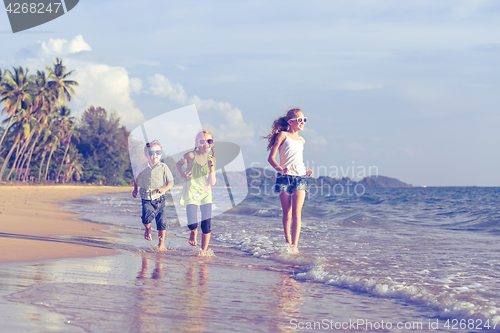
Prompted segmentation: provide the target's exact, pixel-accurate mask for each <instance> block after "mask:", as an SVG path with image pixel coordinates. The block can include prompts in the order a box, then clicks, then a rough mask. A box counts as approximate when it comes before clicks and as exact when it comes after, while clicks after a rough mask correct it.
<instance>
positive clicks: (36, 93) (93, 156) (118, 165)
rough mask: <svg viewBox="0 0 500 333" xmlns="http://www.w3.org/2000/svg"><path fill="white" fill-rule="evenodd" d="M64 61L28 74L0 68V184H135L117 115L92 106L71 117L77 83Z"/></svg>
mask: <svg viewBox="0 0 500 333" xmlns="http://www.w3.org/2000/svg"><path fill="white" fill-rule="evenodd" d="M73 72H74V71H73V70H72V71H67V69H66V66H64V64H63V61H62V59H59V58H56V59H55V61H53V64H52V67H51V66H45V71H40V70H37V71H36V74H33V75H30V74H29V70H28V68H26V69H24V68H22V67H14V68H13V70H12V71H11V70H2V69H0V102H1V103H2V104H3V109H2V114H3V115H5V117H6V118H5V119H4V121H3V122H2V126H0V165H1V169H0V181H21V182H30V183H40V182H52V183H70V182H85V183H94V184H106V185H128V184H130V182H131V181H132V179H133V176H132V170H131V166H130V160H129V155H128V149H127V138H128V135H129V134H130V133H129V132H128V131H127V129H126V128H125V126H123V125H120V122H119V118H118V117H117V115H116V114H115V113H112V114H108V112H106V110H104V109H103V108H101V107H93V106H91V107H90V108H88V109H87V110H85V111H84V113H83V115H82V117H81V119H76V118H75V117H73V116H71V110H70V109H69V107H68V106H66V102H69V101H71V99H72V98H73V96H75V94H76V92H75V89H74V87H77V86H78V85H79V84H78V82H76V81H74V80H70V79H69V77H70V76H71V74H72V73H73Z"/></svg>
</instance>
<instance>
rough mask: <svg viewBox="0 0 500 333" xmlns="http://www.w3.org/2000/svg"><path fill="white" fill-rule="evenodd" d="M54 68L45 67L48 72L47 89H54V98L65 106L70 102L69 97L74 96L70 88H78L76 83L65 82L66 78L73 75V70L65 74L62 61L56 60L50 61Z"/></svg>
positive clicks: (73, 91)
mask: <svg viewBox="0 0 500 333" xmlns="http://www.w3.org/2000/svg"><path fill="white" fill-rule="evenodd" d="M52 63H53V64H54V68H52V67H50V66H45V69H46V70H48V71H49V87H51V88H55V90H56V98H57V99H59V98H60V99H61V100H62V105H66V98H67V99H68V102H69V101H71V96H72V95H74V94H75V89H73V87H72V86H79V84H78V82H76V81H73V80H67V77H68V76H70V75H71V74H73V72H74V70H72V71H70V72H67V73H66V66H64V65H63V62H62V59H59V58H56V62H54V61H52Z"/></svg>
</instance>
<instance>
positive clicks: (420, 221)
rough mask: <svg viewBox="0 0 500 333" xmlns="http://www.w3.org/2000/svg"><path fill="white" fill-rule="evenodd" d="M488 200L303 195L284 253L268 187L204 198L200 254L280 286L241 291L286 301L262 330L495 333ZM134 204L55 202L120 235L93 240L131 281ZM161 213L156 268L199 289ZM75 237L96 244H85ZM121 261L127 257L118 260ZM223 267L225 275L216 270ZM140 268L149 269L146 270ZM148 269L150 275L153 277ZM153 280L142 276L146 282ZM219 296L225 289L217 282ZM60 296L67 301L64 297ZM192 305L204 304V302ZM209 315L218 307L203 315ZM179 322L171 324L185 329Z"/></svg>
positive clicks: (423, 193)
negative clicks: (208, 211)
mask: <svg viewBox="0 0 500 333" xmlns="http://www.w3.org/2000/svg"><path fill="white" fill-rule="evenodd" d="M179 190H180V189H173V190H172V191H179ZM235 191H236V190H235ZM224 193H226V192H225V190H222V189H214V198H217V197H222V196H224V195H226V194H224ZM499 199H500V188H477V187H472V188H387V189H366V191H365V192H364V193H363V195H356V194H354V193H352V192H351V193H346V192H345V193H342V194H340V195H337V194H335V193H330V194H329V193H314V191H310V192H309V193H308V195H307V197H306V201H305V204H304V209H303V213H302V231H301V235H300V242H299V250H300V254H298V255H295V254H291V253H289V251H288V249H287V247H286V246H284V236H283V230H282V226H281V208H280V203H279V198H278V197H277V196H276V195H275V194H274V193H272V192H271V191H270V190H267V191H264V190H263V189H250V193H249V195H248V196H247V198H246V199H245V200H244V201H243V202H242V203H241V204H240V205H238V206H237V207H236V208H234V209H231V210H229V211H226V212H223V211H224V209H225V208H223V207H220V206H218V205H217V200H216V199H214V206H215V207H214V209H215V210H216V211H217V210H220V211H219V213H220V215H218V216H217V217H215V218H214V219H213V222H212V240H211V246H212V249H213V250H214V255H215V258H217V259H216V260H218V261H215V263H217V265H216V266H217V267H218V271H217V272H218V273H212V274H220V276H221V277H222V276H223V277H224V278H226V279H232V278H231V274H233V275H234V274H236V273H234V272H235V270H234V269H235V268H236V267H243V266H245V267H247V266H251V267H261V268H262V269H263V271H270V272H279V274H280V278H279V279H280V280H282V281H281V282H280V283H281V287H282V288H281V287H276V288H274V289H273V290H274V291H272V292H269V293H261V294H259V292H257V293H256V294H255V293H252V292H251V287H249V288H250V289H249V291H250V293H249V295H247V296H246V297H247V298H246V300H247V301H248V302H250V303H252V304H253V307H250V309H251V310H252V309H253V310H255V311H257V310H259V309H262V308H261V307H259V306H258V304H259V302H255V301H249V298H251V297H257V298H258V299H260V300H262V299H265V298H266V297H274V298H275V299H282V300H286V302H285V303H286V305H283V304H275V305H276V306H278V308H279V309H281V310H280V311H278V312H276V311H275V312H272V314H270V316H271V319H270V318H267V317H266V316H265V315H264V314H261V315H259V316H263V317H262V318H261V319H260V320H262V321H265V322H267V323H268V325H267V326H265V329H262V330H261V331H296V330H301V329H303V330H306V331H307V330H308V331H324V330H330V331H335V330H343V331H346V330H347V331H377V332H402V331H419V332H424V331H425V332H435V331H446V332H477V331H484V330H490V331H500V242H499V241H498V239H499V237H500V200H499ZM140 208H141V205H140V200H138V199H133V198H132V196H131V195H130V193H122V194H113V195H104V196H87V197H84V198H82V199H77V200H73V201H71V202H66V203H65V209H69V210H72V211H74V212H76V213H77V214H79V215H81V216H82V218H83V219H87V220H89V221H93V222H97V223H101V224H106V225H108V226H110V227H111V231H112V232H113V233H116V234H118V235H119V236H120V237H119V238H117V239H114V240H109V239H107V240H104V241H103V244H104V245H105V246H107V247H112V248H115V249H118V250H120V251H122V252H123V253H124V254H122V255H121V257H120V256H117V257H120V258H122V259H120V260H118V262H122V263H124V262H126V263H127V265H131V266H132V267H131V268H130V269H129V270H130V272H133V273H129V276H132V275H137V274H136V272H137V271H141V267H143V266H141V265H144V261H145V260H146V261H148V260H149V261H151V264H150V266H154V264H153V261H156V264H158V262H160V263H161V260H160V261H158V259H157V258H156V257H155V256H154V255H153V254H152V252H151V251H148V249H145V248H144V245H143V242H144V240H141V235H142V224H141V222H140V214H141V211H140ZM167 209H168V215H169V218H170V219H171V221H172V222H171V226H170V228H169V230H168V235H169V236H168V239H167V247H168V248H169V249H170V251H169V252H167V255H166V257H165V258H166V259H165V260H167V261H168V263H169V265H170V266H171V267H175V269H170V270H169V271H170V272H173V271H176V273H175V274H179V275H180V276H184V278H182V277H181V278H180V279H185V276H187V277H190V276H192V275H193V274H195V275H196V276H198V278H197V279H196V281H197V282H196V283H194V282H193V283H194V285H197V286H198V287H199V286H200V285H199V280H198V279H199V278H200V277H201V276H203V274H204V273H203V272H202V270H203V269H202V268H201V267H198V268H197V269H199V270H200V271H196V272H191V273H190V272H189V269H188V268H187V267H186V265H183V264H182V262H183V261H185V260H186V258H188V260H190V261H192V260H201V259H197V258H198V257H193V256H192V255H191V254H190V252H189V251H187V250H185V248H184V247H183V246H185V244H184V243H186V242H187V234H188V233H187V230H186V229H187V228H185V227H184V228H182V227H180V226H179V225H178V221H177V219H176V213H175V209H174V207H173V203H167ZM73 240H74V239H73ZM154 240H156V237H154ZM79 241H81V242H87V241H89V242H90V241H92V242H98V240H95V239H93V240H87V239H79ZM181 244H182V245H181ZM124 256H125V257H126V256H128V257H131V258H132V259H123V257H124ZM155 258H156V259H155ZM193 258H195V259H193ZM86 260H92V259H86ZM102 260H104V261H105V259H102ZM106 260H108V259H106ZM70 262H73V263H74V261H70ZM70 266H71V265H70ZM120 266H123V265H120V264H117V263H114V264H112V265H108V267H114V268H113V269H114V270H116V271H117V272H115V273H114V274H113V277H111V280H116V281H122V280H121V279H124V278H123V277H122V274H125V273H123V272H124V271H126V269H125V268H123V267H120ZM125 266H126V265H125ZM188 267H189V265H188ZM221 267H224V268H221ZM228 267H231V268H232V271H231V272H233V273H231V272H229V271H224V270H227V269H229V268H228ZM108 269H109V268H108ZM149 269H150V271H151V267H150V268H149ZM155 269H156V274H158V269H157V268H155ZM221 270H222V271H221ZM159 271H160V272H161V271H162V270H161V269H160V270H159ZM118 272H120V273H118ZM148 274H149V273H148ZM154 274H155V271H154V270H153V272H151V275H152V276H153V275H154ZM170 274H173V273H170ZM238 274H239V273H238ZM139 275H140V274H139ZM236 275H237V274H236ZM243 275H244V276H240V277H236V279H237V280H238V281H242V280H245V279H247V280H248V281H246V280H245V281H246V282H245V283H253V282H250V281H256V280H259V279H260V278H262V277H259V276H258V275H255V276H254V278H250V277H249V276H251V274H250V275H249V274H247V273H244V274H243ZM125 276H127V274H125ZM233 278H234V277H233ZM108 279H110V277H109V276H108ZM264 279H265V278H264ZM125 280H126V279H125ZM125 280H124V281H125ZM116 281H115V282H114V283H112V286H108V287H106V288H107V289H110V290H107V289H106V288H103V287H102V286H100V287H99V288H97V287H95V288H94V289H92V287H89V286H88V285H85V286H79V287H78V286H76V288H77V290H80V289H79V288H80V287H81V288H82V290H81V291H79V292H78V295H80V294H85V293H89V294H91V295H99V294H100V293H102V292H105V293H110V294H113V293H118V294H120V295H122V292H119V291H118V292H117V291H115V290H112V289H113V288H117V289H119V288H122V287H123V288H125V287H127V288H128V286H127V283H128V282H123V281H122V282H120V283H117V282H116ZM98 283H102V281H98ZM197 283H198V284H197ZM117 285H120V287H118V286H117ZM227 285H230V283H229V282H228V284H227ZM72 287H75V285H73V286H72ZM59 288H62V290H63V291H64V290H65V288H66V289H67V288H68V286H67V285H62V286H57V288H56V287H55V286H54V285H52V284H42V285H37V286H32V287H31V288H30V289H28V290H25V291H22V292H18V293H14V294H11V295H9V296H7V299H8V300H9V301H13V302H25V303H29V304H35V303H36V302H38V303H40V302H42V303H43V301H42V300H43V295H45V294H53V293H55V292H56V290H59ZM200 288H201V287H200ZM203 288H205V287H203ZM203 288H202V289H203ZM207 288H208V289H207ZM207 288H205V289H203V290H206V292H207V293H208V292H209V290H210V288H209V287H207ZM214 288H217V287H216V286H214ZM218 288H222V289H225V287H224V285H220V286H218ZM174 289H175V288H174ZM181 289H182V288H181ZM297 290H301V292H298V291H297ZM302 291H303V292H302ZM66 292H67V293H70V292H69V290H67V291H66ZM239 293H241V291H239ZM280 293H282V294H280ZM297 293H299V294H300V297H298V296H297V295H296V294H297ZM70 294H71V293H70ZM273 295H274V296H273ZM276 295H278V296H276ZM75 297H76V296H75ZM170 297H174V298H175V297H176V296H175V295H174V296H172V295H171V296H170ZM241 297H243V300H240V302H243V304H245V303H246V301H245V297H244V296H241ZM134 299H135V298H134ZM298 300H300V301H298ZM123 301H124V300H123V299H120V298H119V297H118V296H117V299H116V300H115V303H113V302H112V304H108V305H106V306H108V307H109V308H112V307H113V304H114V306H116V305H117V304H121V302H123ZM226 301H227V299H226ZM221 302H222V301H221ZM70 303H71V302H70V301H68V300H67V299H65V300H61V301H60V303H57V304H51V305H50V306H52V307H56V308H59V311H58V313H65V312H66V313H67V312H68V311H69V312H71V311H70V310H68V309H67V306H68V304H70ZM153 303H154V302H153ZM278 303H279V302H278ZM256 304H257V306H256ZM266 304H267V303H266ZM290 304H293V306H291V305H290ZM38 305H39V306H44V305H43V304H41V305H40V304H38ZM236 305H237V306H240V305H241V304H240V303H235V304H232V305H230V306H226V308H225V309H226V311H233V310H234V309H233V307H234V306H236ZM45 306H48V305H45ZM201 306H202V307H203V306H205V307H206V304H205V305H203V304H202V305H201ZM280 306H281V307H280ZM360 307H361V308H360ZM245 308H248V307H245ZM231 309H233V310H231ZM104 310H106V311H107V310H108V308H106V307H105V308H104ZM253 310H252V311H253ZM127 311H129V310H127V309H126V308H124V307H123V306H122V305H119V306H118V310H116V311H115V312H117V313H118V314H119V317H120V316H121V317H123V315H124V314H125V313H127ZM164 311H167V310H165V309H164ZM219 311H221V309H220V308H219V309H218V310H215V314H214V313H212V316H213V315H216V314H217V313H218V312H219ZM234 311H236V310H234ZM266 311H267V310H266ZM268 311H271V310H268ZM167 312H168V311H167ZM269 313H271V312H269ZM239 316H241V314H236V313H235V314H234V318H236V319H234V320H241V318H240V317H239ZM121 317H120V318H121ZM181 317H182V316H181ZM186 318H187V319H186ZM186 318H181V319H182V320H184V321H186V320H187V322H189V320H188V319H189V318H188V317H186ZM238 318H239V319H238ZM255 318H260V317H258V316H257V317H252V318H250V317H249V318H246V319H244V321H245V320H246V322H247V324H248V325H249V326H242V327H245V329H241V330H242V331H246V330H247V329H248V331H252V330H253V329H254V328H253V327H252V325H253V324H252V321H255V320H256V319H255ZM272 318H279V320H278V319H276V321H277V322H281V324H279V325H278V324H276V322H274V321H273V319H272ZM325 318H329V319H330V320H331V319H333V320H334V321H335V323H337V324H338V326H337V327H335V326H334V324H333V323H330V326H328V325H326V324H325V323H324V322H322V320H323V319H325ZM97 319H99V318H97ZM179 320H180V319H179ZM182 320H181V321H182ZM207 320H208V319H207ZM361 320H364V321H365V322H364V323H363V322H360V321H361ZM382 320H385V323H386V324H387V323H388V322H390V323H392V325H396V323H397V322H401V323H408V325H409V323H417V322H418V323H422V326H421V327H417V328H416V329H415V328H411V327H410V326H408V327H404V326H401V327H395V326H391V327H387V326H385V327H384V326H383V324H382V326H381V322H382ZM349 321H351V322H352V321H358V322H357V324H361V326H359V325H358V326H356V328H355V329H354V328H353V326H349V325H347V323H348V322H349ZM313 322H321V323H322V324H323V326H321V327H319V326H318V327H315V328H311V329H309V328H308V327H310V326H307V325H313ZM366 322H371V325H372V326H366V325H365V326H363V325H362V324H366ZM92 323H94V321H92V320H89V323H88V324H87V325H88V326H86V327H87V329H86V331H109V330H110V329H111V327H112V326H110V327H107V326H95V325H96V324H95V323H94V326H92ZM113 323H115V324H117V323H116V322H113V321H112V322H111V323H108V324H109V325H111V324H113ZM230 323H231V321H228V322H227V323H226V324H227V325H226V326H224V325H223V323H219V324H217V323H211V325H212V326H211V328H210V329H207V328H206V327H205V328H204V329H205V330H206V331H225V330H226V329H229V327H230V326H231V325H230ZM341 324H345V327H343V326H342V325H341ZM103 325H104V324H103ZM106 325H107V324H106ZM176 325H179V324H178V323H176ZM200 325H201V324H200ZM218 325H219V326H218ZM273 325H274V326H273ZM276 325H277V326H276ZM373 325H378V326H373ZM119 327H121V326H119ZM200 327H201V326H200ZM242 327H240V328H242ZM145 331H148V330H145ZM149 331H155V330H149ZM173 331H183V330H182V329H179V330H173ZM187 331H189V330H187ZM257 331H259V330H257Z"/></svg>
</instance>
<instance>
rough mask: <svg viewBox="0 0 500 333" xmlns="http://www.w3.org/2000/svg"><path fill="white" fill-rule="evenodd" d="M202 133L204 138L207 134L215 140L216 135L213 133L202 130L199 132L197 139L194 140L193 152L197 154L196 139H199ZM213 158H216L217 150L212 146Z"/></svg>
mask: <svg viewBox="0 0 500 333" xmlns="http://www.w3.org/2000/svg"><path fill="white" fill-rule="evenodd" d="M202 133H203V137H205V134H209V135H210V136H211V137H212V139H213V138H214V135H213V134H212V133H210V132H209V131H207V130H201V131H199V132H198V134H196V137H195V139H194V140H195V142H194V149H193V152H196V142H197V139H196V138H197V137H198V136H199V135H200V134H202ZM212 156H213V157H215V150H214V146H212Z"/></svg>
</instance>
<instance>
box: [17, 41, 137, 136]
mask: <svg viewBox="0 0 500 333" xmlns="http://www.w3.org/2000/svg"><path fill="white" fill-rule="evenodd" d="M91 50H92V48H91V47H90V45H89V44H87V43H86V42H85V40H84V39H83V36H82V35H78V36H76V37H75V38H73V39H72V40H70V41H68V40H65V39H60V38H56V39H52V38H50V39H49V40H46V41H38V42H37V43H35V44H32V45H29V46H28V47H25V48H23V49H22V50H20V51H19V52H17V58H18V60H21V61H22V62H24V63H28V64H29V68H36V69H43V68H44V67H45V65H47V64H51V61H52V60H53V59H54V57H62V56H64V58H63V61H64V65H65V66H66V68H67V70H75V72H74V73H73V74H72V75H71V77H70V78H71V79H72V80H75V81H77V82H78V83H79V86H78V87H75V92H76V94H75V96H74V98H73V99H72V102H71V103H70V105H69V106H70V107H71V108H72V110H73V113H74V115H76V116H79V115H80V114H81V113H82V112H83V110H85V109H86V108H88V107H90V106H95V107H97V106H100V107H103V108H105V109H106V110H107V111H109V112H111V111H116V112H117V114H118V115H119V116H120V118H121V123H122V124H124V125H127V126H128V125H136V124H137V123H139V122H142V121H143V120H144V116H143V114H142V112H141V111H140V110H139V109H138V108H137V107H136V106H135V103H134V101H133V100H132V98H131V97H130V94H131V93H132V92H133V93H139V92H140V91H141V90H142V81H141V80H140V79H139V78H129V75H128V72H127V70H126V69H125V68H124V67H120V66H110V65H107V64H101V63H94V62H92V61H89V60H85V59H84V58H82V57H74V56H73V55H74V54H76V53H78V52H81V51H91ZM30 73H31V72H30Z"/></svg>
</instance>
